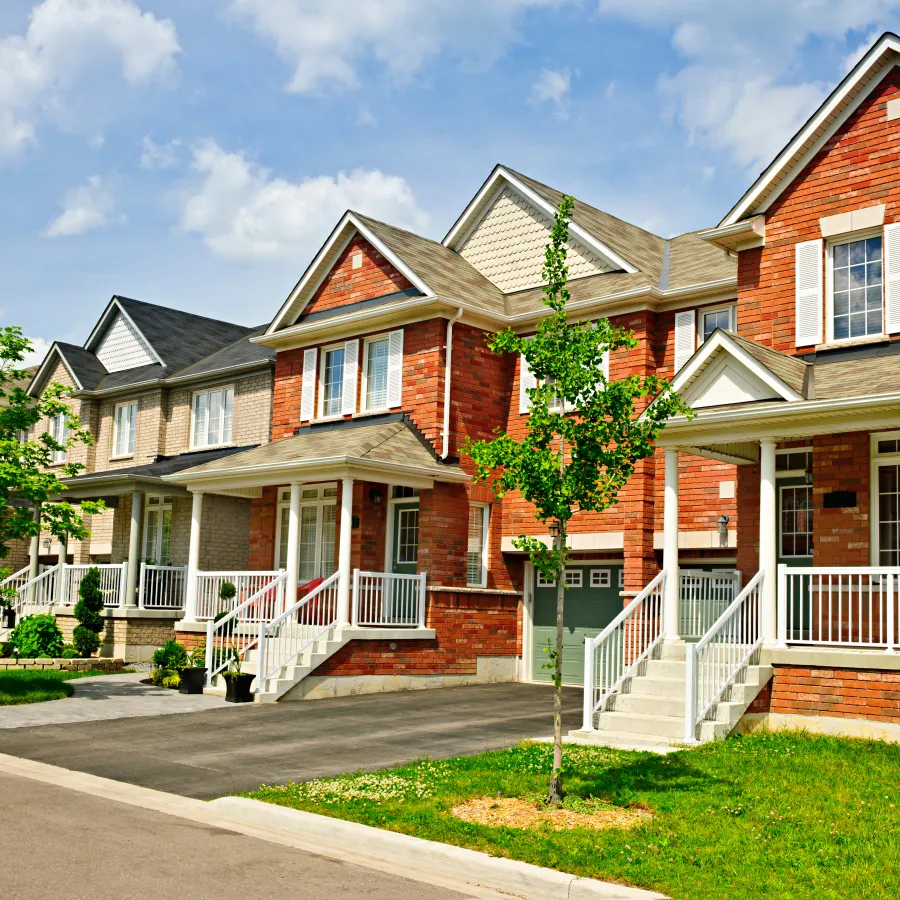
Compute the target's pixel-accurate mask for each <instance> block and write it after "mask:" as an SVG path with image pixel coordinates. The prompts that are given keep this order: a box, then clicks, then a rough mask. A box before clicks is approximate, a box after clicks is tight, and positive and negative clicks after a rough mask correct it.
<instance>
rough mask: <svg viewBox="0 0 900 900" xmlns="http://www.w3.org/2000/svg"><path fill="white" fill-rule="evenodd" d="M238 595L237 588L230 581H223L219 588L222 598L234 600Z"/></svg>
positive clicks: (220, 597)
mask: <svg viewBox="0 0 900 900" xmlns="http://www.w3.org/2000/svg"><path fill="white" fill-rule="evenodd" d="M236 596H237V588H236V587H235V586H234V585H233V584H232V583H231V582H230V581H223V582H222V586H221V587H220V588H219V599H220V600H234V598H235V597H236Z"/></svg>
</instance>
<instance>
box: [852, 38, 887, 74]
mask: <svg viewBox="0 0 900 900" xmlns="http://www.w3.org/2000/svg"><path fill="white" fill-rule="evenodd" d="M882 34H883V32H882V30H881V29H880V28H876V29H874V31H871V32H869V34H868V35H867V36H866V37H865V38H863V40H862V41H861V42H860V44H859V45H858V46H857V47H856V48H855V49H854V50H852V51H851V52H850V53H848V54H847V56H845V57H844V72H845V73H846V72H849V71H850V70H851V69H852V68H853V67H854V66H855V65H856V64H857V63H858V62H859V61H860V60H861V59H862V58H863V57H864V56H865V55H866V54H867V53H868V52H869V51H870V50H871V49H872V47H874V46H875V42H876V41H877V40H878V38H880V37H881V35H882Z"/></svg>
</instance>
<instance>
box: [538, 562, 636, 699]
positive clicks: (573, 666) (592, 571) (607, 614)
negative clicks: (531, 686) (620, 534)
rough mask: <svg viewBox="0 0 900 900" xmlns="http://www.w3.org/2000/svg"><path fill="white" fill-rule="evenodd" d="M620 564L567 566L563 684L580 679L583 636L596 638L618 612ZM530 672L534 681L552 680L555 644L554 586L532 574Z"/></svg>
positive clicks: (620, 603)
mask: <svg viewBox="0 0 900 900" xmlns="http://www.w3.org/2000/svg"><path fill="white" fill-rule="evenodd" d="M621 571H622V566H604V565H587V566H569V568H568V569H567V571H566V578H567V580H568V584H569V587H568V589H567V590H566V598H565V605H564V608H563V659H562V669H563V683H564V684H581V683H582V682H583V681H584V639H585V637H596V636H597V635H598V634H599V633H600V632H601V631H602V630H603V629H604V628H605V627H606V626H607V625H608V624H609V623H610V622H611V621H612V620H613V619H614V618H615V617H616V616H617V615H618V614H619V613H620V612H621V611H622V598H621V596H620V595H619V592H620V591H621V589H622V588H621V586H620V584H619V578H620V573H621ZM532 619H533V627H532V632H533V636H534V638H533V641H532V649H531V657H532V675H531V677H532V678H533V679H534V680H535V681H552V680H553V674H552V672H551V670H550V669H545V668H543V667H544V666H545V665H548V664H549V663H550V654H549V653H547V649H546V648H547V647H548V645H549V646H550V647H553V646H555V644H556V586H555V585H549V584H544V583H543V582H542V580H541V579H540V577H539V576H538V575H537V574H535V582H534V614H533V617H532Z"/></svg>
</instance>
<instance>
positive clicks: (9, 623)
mask: <svg viewBox="0 0 900 900" xmlns="http://www.w3.org/2000/svg"><path fill="white" fill-rule="evenodd" d="M3 625H4V627H5V628H9V629H13V628H15V627H16V611H15V610H14V609H12V608H11V607H9V606H5V607H4V608H3Z"/></svg>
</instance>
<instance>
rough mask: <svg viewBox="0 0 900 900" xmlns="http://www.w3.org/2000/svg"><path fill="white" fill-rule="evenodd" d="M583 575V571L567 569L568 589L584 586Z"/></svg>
mask: <svg viewBox="0 0 900 900" xmlns="http://www.w3.org/2000/svg"><path fill="white" fill-rule="evenodd" d="M582 577H583V573H582V571H581V569H566V587H567V588H580V587H581V584H582Z"/></svg>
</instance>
